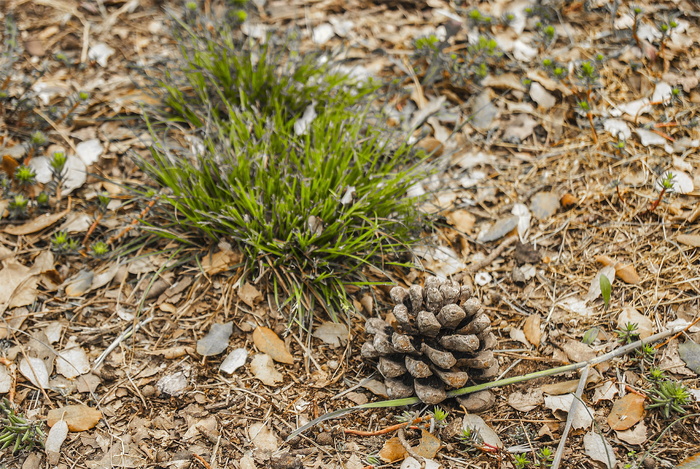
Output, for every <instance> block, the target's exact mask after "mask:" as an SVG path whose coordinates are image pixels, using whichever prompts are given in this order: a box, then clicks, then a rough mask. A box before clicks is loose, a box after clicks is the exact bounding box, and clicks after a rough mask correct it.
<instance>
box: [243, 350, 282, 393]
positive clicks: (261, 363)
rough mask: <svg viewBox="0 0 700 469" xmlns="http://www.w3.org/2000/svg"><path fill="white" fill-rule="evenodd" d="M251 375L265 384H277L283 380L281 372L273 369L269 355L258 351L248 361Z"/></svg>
mask: <svg viewBox="0 0 700 469" xmlns="http://www.w3.org/2000/svg"><path fill="white" fill-rule="evenodd" d="M250 370H251V371H252V372H253V375H255V377H256V378H257V379H259V380H260V381H262V383H263V384H265V385H267V386H277V385H278V384H279V383H281V382H282V381H283V377H282V373H280V372H279V371H277V370H276V369H275V364H274V362H273V361H272V358H270V356H269V355H267V354H264V353H258V354H257V355H255V356H254V357H253V360H251V362H250Z"/></svg>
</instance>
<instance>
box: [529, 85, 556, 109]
mask: <svg viewBox="0 0 700 469" xmlns="http://www.w3.org/2000/svg"><path fill="white" fill-rule="evenodd" d="M530 97H531V98H532V100H533V101H534V102H536V103H537V105H538V106H539V107H541V108H543V109H551V108H552V107H554V105H555V104H556V103H557V100H556V98H555V97H554V95H552V94H551V93H549V92H548V91H547V90H546V89H544V87H543V86H542V85H540V84H539V83H537V82H536V81H533V82H532V84H531V85H530Z"/></svg>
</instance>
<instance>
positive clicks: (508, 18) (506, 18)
mask: <svg viewBox="0 0 700 469" xmlns="http://www.w3.org/2000/svg"><path fill="white" fill-rule="evenodd" d="M513 21H515V14H513V13H510V12H506V13H503V17H502V18H501V22H502V23H503V24H505V25H506V26H508V25H510V24H512V23H513Z"/></svg>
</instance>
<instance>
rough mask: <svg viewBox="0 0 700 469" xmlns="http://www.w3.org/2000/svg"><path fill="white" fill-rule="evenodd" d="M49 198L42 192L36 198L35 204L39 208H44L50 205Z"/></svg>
mask: <svg viewBox="0 0 700 469" xmlns="http://www.w3.org/2000/svg"><path fill="white" fill-rule="evenodd" d="M50 201H51V200H50V198H49V194H47V193H46V192H44V191H41V192H40V193H39V195H37V196H36V203H37V205H38V206H39V207H42V208H46V207H48V206H49V205H50Z"/></svg>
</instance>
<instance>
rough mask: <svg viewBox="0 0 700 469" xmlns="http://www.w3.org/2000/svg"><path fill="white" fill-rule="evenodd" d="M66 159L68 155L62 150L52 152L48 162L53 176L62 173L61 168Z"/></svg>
mask: <svg viewBox="0 0 700 469" xmlns="http://www.w3.org/2000/svg"><path fill="white" fill-rule="evenodd" d="M67 161H68V157H67V156H66V154H65V153H64V152H62V151H57V152H54V154H53V156H52V157H51V161H50V162H49V165H50V166H51V172H52V173H53V174H54V177H56V176H59V175H62V174H63V169H64V168H65V167H66V162H67Z"/></svg>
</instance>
